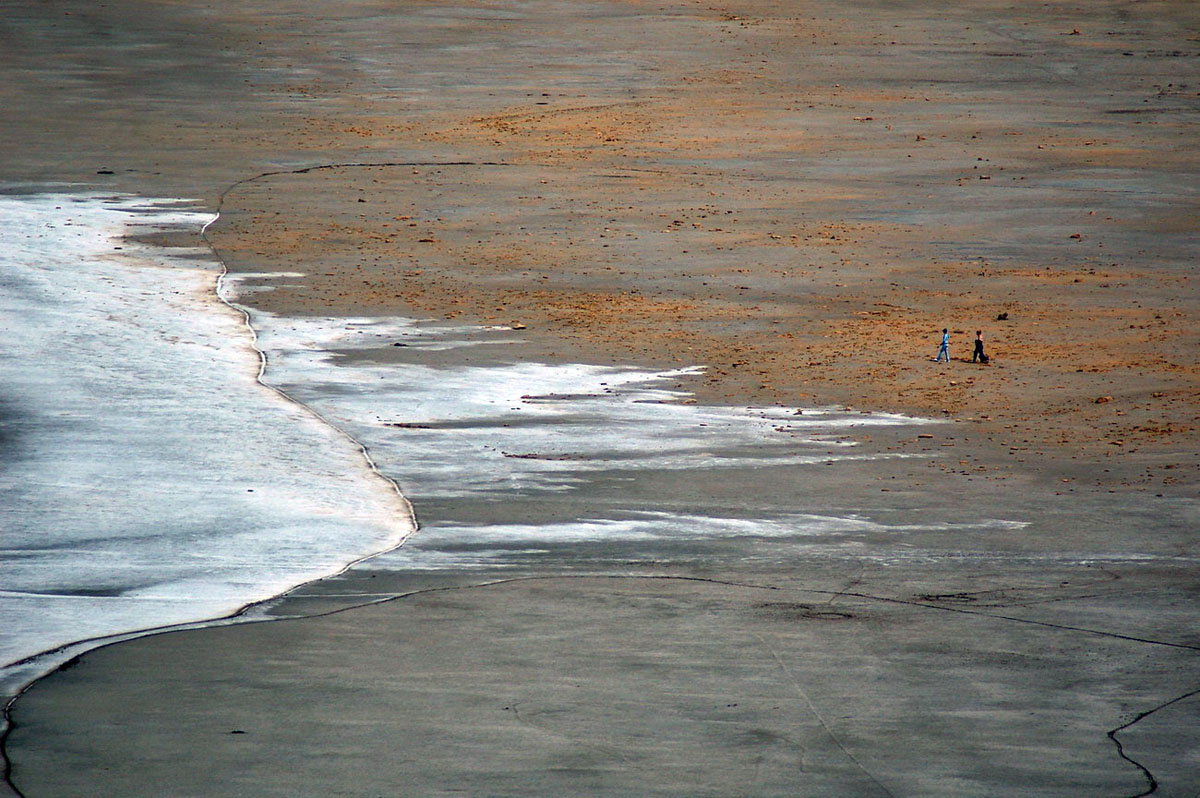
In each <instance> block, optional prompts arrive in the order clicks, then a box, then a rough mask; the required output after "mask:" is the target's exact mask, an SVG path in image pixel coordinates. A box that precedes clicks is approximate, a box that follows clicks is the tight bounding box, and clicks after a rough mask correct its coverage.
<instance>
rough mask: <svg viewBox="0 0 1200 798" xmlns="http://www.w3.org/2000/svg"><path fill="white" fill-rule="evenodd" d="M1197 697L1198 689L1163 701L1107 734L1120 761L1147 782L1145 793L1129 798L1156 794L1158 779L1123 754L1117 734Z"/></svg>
mask: <svg viewBox="0 0 1200 798" xmlns="http://www.w3.org/2000/svg"><path fill="white" fill-rule="evenodd" d="M1197 695H1200V688H1198V689H1196V690H1191V691H1190V692H1187V693H1184V694H1183V695H1180V696H1176V697H1175V698H1172V699H1171V700H1170V701H1164V702H1163V703H1161V704H1159V705H1158V706H1156V707H1154V708H1153V709H1148V710H1146V711H1145V712H1141V713H1139V714H1138V715H1135V716H1134V718H1133V720H1131V721H1129V722H1128V723H1124V724H1122V725H1120V726H1118V727H1117V728H1115V729H1113V730H1112V731H1110V732H1108V739H1110V740H1112V741H1113V745H1115V746H1116V747H1117V754H1118V755H1119V756H1120V757H1121V758H1122V759H1124V760H1125V761H1126V762H1129V763H1130V764H1132V765H1133V766H1134V767H1136V768H1137V769H1138V770H1140V771H1142V775H1143V776H1145V777H1146V781H1148V782H1149V787H1148V788H1147V789H1146V790H1145V792H1139V793H1138V794H1137V795H1131V796H1130V797H1129V798H1143V797H1144V796H1146V795H1150V794H1151V793H1153V792H1156V791H1157V790H1158V779H1156V778H1154V774H1153V773H1151V772H1150V771H1149V770H1148V769H1147V768H1146V767H1145V766H1144V765H1143V764H1142V763H1141V762H1138V761H1137V760H1136V759H1133V758H1132V757H1130V756H1129V755H1128V754H1126V753H1125V746H1123V745H1121V741H1120V740H1118V739H1117V735H1118V734H1119V733H1121V732H1123V731H1125V730H1126V729H1128V728H1130V727H1132V726H1133V725H1134V724H1135V723H1138V722H1139V721H1142V720H1144V719H1146V718H1148V717H1149V716H1151V715H1153V714H1154V713H1155V712H1158V711H1159V710H1160V709H1166V708H1167V707H1169V706H1171V705H1172V704H1177V703H1179V702H1180V701H1186V700H1187V699H1189V698H1192V697H1193V696H1197Z"/></svg>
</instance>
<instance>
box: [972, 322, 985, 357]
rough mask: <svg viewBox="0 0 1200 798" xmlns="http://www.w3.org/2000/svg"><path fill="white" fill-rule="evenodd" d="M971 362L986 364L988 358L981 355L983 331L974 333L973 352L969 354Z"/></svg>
mask: <svg viewBox="0 0 1200 798" xmlns="http://www.w3.org/2000/svg"><path fill="white" fill-rule="evenodd" d="M971 362H972V363H975V362H980V363H986V362H988V356H987V355H985V354H984V353H983V330H976V331H975V351H974V352H972V353H971Z"/></svg>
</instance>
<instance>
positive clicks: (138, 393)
mask: <svg viewBox="0 0 1200 798" xmlns="http://www.w3.org/2000/svg"><path fill="white" fill-rule="evenodd" d="M209 218H210V217H209V215H207V214H201V213H198V212H196V211H194V210H191V209H189V208H188V206H187V205H186V204H184V203H179V202H168V201H153V202H152V201H148V200H143V199H135V198H130V197H107V198H106V197H99V196H69V195H32V196H0V229H3V230H4V231H5V235H4V243H5V246H4V248H3V251H2V252H0V330H2V334H3V340H4V347H3V354H2V356H0V386H3V387H2V388H0V664H2V665H5V666H6V667H5V668H4V669H3V670H0V688H4V689H5V690H6V691H11V690H12V689H14V688H15V687H16V686H19V684H20V683H22V682H23V681H24V680H27V679H28V678H29V677H30V676H31V675H36V673H37V672H38V671H39V670H44V669H45V667H46V662H45V659H46V658H44V657H43V659H42V661H38V660H37V659H36V658H35V659H34V660H32V661H31V660H30V658H31V657H34V655H37V654H39V653H40V652H46V651H48V650H52V649H56V648H58V647H62V646H68V645H69V644H72V643H76V642H77V641H81V640H85V639H91V638H104V637H106V636H108V635H114V634H120V633H125V632H132V631H137V630H142V629H146V628H148V627H161V626H164V625H170V624H179V623H187V622H195V621H201V620H205V619H210V618H214V617H218V616H222V615H225V614H229V613H233V612H235V611H237V610H238V609H239V608H240V607H242V606H244V605H245V604H247V603H249V602H253V601H256V600H259V599H263V598H267V597H270V596H273V595H277V594H279V593H280V592H282V591H285V590H287V589H289V588H290V587H293V586H295V585H297V584H300V583H303V582H306V581H309V580H312V579H315V578H318V577H321V576H324V575H328V574H332V573H336V572H338V571H339V570H341V569H342V568H344V567H345V566H346V565H347V564H348V563H350V562H352V561H354V560H356V559H358V558H361V557H363V556H366V555H369V554H372V553H376V552H379V551H381V550H386V549H389V548H391V547H393V546H396V545H397V544H399V543H400V542H401V541H402V540H403V539H404V537H405V536H406V535H408V534H409V533H410V532H411V531H412V530H413V527H414V524H413V520H412V517H411V511H410V509H409V507H408V505H407V502H405V501H404V499H403V497H401V496H400V495H399V494H398V492H397V491H396V490H395V486H394V485H393V484H391V483H390V482H388V481H387V480H386V479H384V478H382V477H380V476H379V475H378V474H377V473H376V472H374V471H373V470H372V468H371V466H370V463H369V462H368V461H367V460H366V459H365V457H364V455H363V453H362V452H361V451H360V450H359V448H358V447H357V445H356V444H355V443H354V442H353V441H352V440H351V439H350V438H349V437H348V436H346V435H345V434H343V433H342V432H340V431H338V430H336V429H334V428H331V427H330V426H329V425H328V424H326V423H324V422H323V421H321V420H319V419H318V418H317V417H316V416H314V415H313V413H312V412H311V411H309V410H307V409H306V408H304V407H302V406H300V405H298V404H296V403H294V402H291V401H289V400H288V399H287V398H286V397H284V396H282V395H281V394H279V393H277V392H276V391H273V390H271V389H269V388H267V387H265V386H264V385H262V384H260V383H259V382H258V380H257V376H258V368H259V356H258V352H257V351H256V350H255V348H254V346H253V343H252V337H251V334H250V332H249V329H248V328H247V327H246V325H245V323H244V319H243V318H242V316H241V314H240V313H238V312H237V311H235V310H234V309H232V308H230V307H228V306H227V305H225V304H224V303H222V302H221V301H220V300H219V299H218V298H217V297H216V295H215V293H214V290H213V288H214V283H215V281H216V279H217V275H218V272H219V270H220V269H219V266H218V265H217V264H216V263H214V262H213V261H212V260H211V259H210V258H208V257H205V256H204V253H203V252H202V251H200V250H188V249H177V250H174V251H171V250H166V249H163V248H158V247H150V246H143V245H139V244H137V243H136V242H134V241H131V240H128V239H125V238H123V236H126V235H129V234H131V233H132V234H136V233H142V232H151V231H157V230H163V229H184V230H191V231H193V232H194V231H198V230H199V229H200V227H201V225H203V224H204V223H205V222H207V221H208V220H209ZM171 252H173V254H168V253H171ZM53 658H54V657H53V656H51V657H50V659H53ZM51 664H52V663H51Z"/></svg>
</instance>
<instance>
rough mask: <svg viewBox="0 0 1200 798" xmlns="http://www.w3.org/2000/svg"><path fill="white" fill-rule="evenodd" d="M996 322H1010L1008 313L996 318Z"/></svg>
mask: <svg viewBox="0 0 1200 798" xmlns="http://www.w3.org/2000/svg"><path fill="white" fill-rule="evenodd" d="M996 321H1008V313H1001V314H1000V315H999V316H997V317H996Z"/></svg>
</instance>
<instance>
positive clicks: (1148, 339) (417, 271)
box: [0, 0, 1200, 798]
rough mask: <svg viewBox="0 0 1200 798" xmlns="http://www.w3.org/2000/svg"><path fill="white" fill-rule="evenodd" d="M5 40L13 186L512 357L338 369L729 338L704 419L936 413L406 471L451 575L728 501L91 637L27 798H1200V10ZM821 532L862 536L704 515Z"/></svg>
mask: <svg viewBox="0 0 1200 798" xmlns="http://www.w3.org/2000/svg"><path fill="white" fill-rule="evenodd" d="M4 18H5V23H6V25H5V28H4V29H3V31H0V45H2V46H0V51H2V52H3V53H4V55H3V56H0V63H3V64H4V66H5V69H6V72H8V73H9V74H10V75H11V76H12V77H11V78H10V80H8V81H5V82H4V84H3V86H0V100H3V102H4V104H5V107H6V109H9V112H8V113H6V114H5V115H4V117H3V118H2V119H0V131H2V132H3V135H2V136H0V163H2V164H3V167H2V168H0V185H2V186H3V188H4V190H5V191H6V192H9V193H20V192H28V191H37V190H45V187H47V186H53V187H55V190H64V187H69V188H70V189H72V190H88V191H93V192H95V191H99V192H112V193H126V192H128V193H134V194H141V195H146V196H176V197H187V198H195V199H197V200H199V201H200V203H201V205H202V206H203V207H205V208H208V209H209V210H212V211H214V212H218V211H219V213H220V219H219V221H218V222H217V223H216V224H214V225H212V226H211V227H210V228H209V229H208V232H207V235H206V237H205V238H204V239H201V238H200V237H199V234H198V233H197V234H196V235H186V236H185V235H178V236H164V237H161V238H160V239H156V240H153V241H152V242H151V243H159V244H164V245H167V246H172V245H187V246H195V245H202V246H210V247H211V248H212V250H213V251H214V252H215V253H216V255H217V256H218V257H219V258H220V259H221V261H222V262H223V263H224V265H225V266H226V268H228V270H229V273H230V276H231V278H232V279H233V280H234V281H235V282H236V286H237V291H238V292H239V293H238V301H239V302H241V303H242V304H244V305H246V306H247V307H248V308H249V309H250V311H251V312H252V313H255V312H257V313H260V314H264V315H263V318H264V319H265V318H267V316H266V315H265V314H270V318H280V319H288V318H295V319H314V320H316V319H327V318H328V319H334V320H336V319H361V318H376V317H377V318H381V319H394V318H404V319H418V320H424V321H423V323H424V324H427V325H439V324H440V325H463V326H466V327H470V328H471V329H477V330H480V332H477V333H471V334H472V335H475V336H477V337H479V338H481V339H484V338H486V339H487V341H488V344H489V345H487V346H474V347H469V348H461V349H454V350H449V351H439V350H434V349H430V350H417V349H415V348H413V347H407V346H391V345H388V346H382V347H376V348H372V349H354V350H351V349H345V350H337V351H335V352H334V354H335V355H336V356H337V359H336V363H337V366H336V368H345V369H347V370H352V369H355V368H372V369H381V370H384V371H386V370H387V369H393V370H403V369H405V368H415V367H420V368H428V369H432V370H435V372H436V370H437V369H451V368H457V367H462V366H467V365H470V366H472V367H474V366H479V367H481V368H482V367H487V368H495V367H499V366H504V365H508V364H513V363H516V364H521V363H541V364H549V365H564V366H566V365H570V364H592V365H596V366H614V367H616V366H619V367H630V368H633V367H637V368H644V369H657V370H670V369H678V368H685V367H692V366H699V367H702V370H701V371H698V372H696V373H694V374H685V375H680V376H678V377H677V378H674V379H673V382H672V389H673V390H678V391H681V392H685V393H686V395H687V397H688V398H687V399H686V401H687V402H689V403H695V405H696V406H697V407H701V408H726V407H734V408H741V407H760V408H786V409H787V410H788V412H792V409H796V410H800V411H802V412H803V410H805V409H809V410H811V409H813V408H831V409H834V410H836V411H837V412H841V413H860V412H861V413H898V414H903V415H905V416H907V417H909V418H911V419H913V420H912V421H910V422H906V423H905V424H904V425H898V426H896V427H867V426H853V427H848V428H847V429H845V430H843V431H841V432H840V433H839V437H838V438H837V440H836V442H837V443H838V444H842V443H844V444H847V445H852V446H854V447H857V448H856V449H855V450H856V451H862V452H866V453H869V454H870V455H871V456H870V457H864V458H862V459H860V460H845V461H842V460H838V461H837V463H836V464H832V463H833V460H832V457H831V460H830V462H831V465H830V466H828V467H826V466H825V465H824V463H823V462H822V461H820V460H814V461H813V462H811V463H810V462H799V461H796V462H791V461H788V462H787V463H784V462H782V461H780V462H772V463H769V464H766V465H764V464H763V463H762V462H757V461H756V462H753V463H752V462H751V461H750V460H749V459H748V457H747V456H746V455H745V453H741V452H739V453H738V457H743V458H744V459H743V460H739V461H738V462H736V463H733V464H731V465H730V466H729V467H728V468H721V469H712V468H706V467H701V466H699V465H688V466H686V467H680V468H674V469H673V468H666V467H663V468H658V467H654V468H645V469H641V470H637V471H636V473H635V471H634V469H633V467H626V466H619V467H618V466H612V467H606V468H593V469H592V470H590V471H586V472H585V471H584V470H582V467H581V470H580V471H579V473H577V474H576V473H573V475H572V476H573V478H576V479H577V480H578V481H577V482H576V483H573V484H572V488H571V490H568V491H563V492H561V493H557V494H554V495H548V494H543V493H537V492H522V491H521V490H513V491H511V492H510V493H511V495H510V496H509V497H508V498H509V501H503V500H500V499H499V498H497V497H493V496H490V495H469V496H468V495H465V494H464V495H463V496H452V495H449V494H444V493H439V492H438V491H435V490H433V489H432V488H427V487H426V485H425V484H424V483H422V482H421V476H420V475H419V474H417V473H416V472H413V473H411V474H409V475H407V476H408V479H407V480H406V474H405V473H404V471H403V468H400V469H399V470H398V471H397V473H396V474H395V475H394V476H395V478H397V481H398V482H399V484H400V487H401V489H402V490H405V488H406V481H407V482H408V484H409V485H410V486H411V489H408V490H405V495H406V496H407V498H408V499H409V500H411V501H412V502H413V505H414V507H415V509H416V513H417V516H418V518H419V519H420V521H421V524H422V526H423V527H424V529H425V532H426V540H427V543H426V544H424V545H425V546H426V549H424V550H423V551H425V552H426V554H428V553H430V552H435V551H437V552H441V553H446V552H451V553H455V552H458V549H454V548H448V549H439V548H438V547H439V545H440V544H439V541H442V540H452V538H451V537H450V536H449V532H448V530H461V529H466V528H471V529H475V528H484V527H487V528H492V527H494V528H496V529H498V530H511V529H513V528H515V527H516V526H521V528H522V529H524V528H527V527H530V526H536V525H537V524H544V523H550V522H553V523H556V524H566V523H580V522H582V521H587V520H589V519H594V518H597V517H602V516H603V517H606V518H607V516H604V513H609V514H610V515H611V516H612V517H613V518H616V517H617V516H618V515H620V517H621V518H622V519H626V518H634V517H637V513H638V512H655V513H663V512H666V511H667V510H669V511H670V512H671V513H674V515H672V516H671V518H673V519H683V518H689V519H692V520H689V521H686V522H685V521H680V520H673V521H671V523H672V524H675V525H676V526H677V527H678V531H679V534H678V535H676V536H674V537H672V536H670V535H668V534H666V533H664V534H663V535H662V536H661V537H652V536H650V537H647V536H644V537H643V538H641V539H637V538H634V537H628V538H619V539H613V540H611V541H608V542H604V541H597V540H594V539H588V540H587V541H585V542H575V543H572V542H569V541H568V542H566V543H551V542H547V541H546V540H541V539H533V540H534V542H533V543H529V542H524V543H520V544H519V545H518V544H517V543H510V544H506V545H508V546H509V548H507V549H504V551H505V552H506V553H505V555H504V556H503V557H493V558H492V559H490V560H488V559H481V560H480V562H477V563H474V564H472V565H471V566H470V567H466V566H463V567H441V566H439V567H429V566H427V565H422V564H421V563H420V561H419V558H416V555H414V559H413V560H412V561H411V562H404V561H400V560H395V561H389V562H387V563H383V562H381V564H380V565H379V566H378V567H372V566H370V565H369V564H368V565H366V566H363V567H359V568H357V569H354V570H352V571H350V572H348V573H347V574H345V575H343V576H341V577H338V578H335V579H331V580H326V581H322V582H318V583H314V584H312V585H308V586H305V587H304V588H301V589H300V590H299V591H297V592H295V593H293V594H291V595H289V596H288V597H286V598H285V599H283V600H282V601H280V602H278V603H277V604H274V605H272V607H271V609H270V613H271V614H272V615H273V616H276V617H277V618H279V620H275V621H273V622H269V623H268V622H264V623H254V624H248V625H244V626H235V627H226V628H219V629H209V630H201V631H189V632H181V633H176V634H167V635H159V636H154V637H148V638H144V639H141V640H137V641H133V642H127V643H123V644H119V645H116V646H111V647H108V648H104V649H100V650H97V651H95V652H92V653H89V654H87V655H85V656H84V657H82V658H81V659H80V660H78V661H77V662H76V663H74V664H73V665H72V667H70V668H66V669H63V670H61V671H58V672H56V673H54V674H52V675H50V676H49V677H47V678H46V679H44V680H42V681H41V682H39V683H38V684H37V685H35V686H34V687H33V688H32V689H31V690H30V691H29V692H27V693H26V694H25V695H24V696H23V697H22V698H21V699H20V700H19V701H17V702H16V704H15V705H14V706H13V707H12V715H11V717H12V722H13V728H12V731H11V733H10V734H9V735H8V737H7V739H6V740H5V752H6V755H7V757H8V759H9V762H10V768H11V771H10V773H9V774H8V789H10V790H12V791H14V794H21V795H25V796H30V797H31V798H32V796H39V795H47V796H49V795H55V796H66V795H95V794H110V795H127V796H135V795H162V794H171V795H214V796H218V795H220V796H226V795H230V796H231V795H250V794H253V795H356V796H357V795H440V794H450V793H457V794H462V793H466V794H471V795H560V794H586V795H634V794H641V795H689V796H692V795H712V796H721V795H756V796H758V795H761V796H766V795H781V796H782V795H813V796H818V795H819V796H841V795H845V796H862V795H876V794H878V795H896V796H899V795H912V796H916V795H922V796H928V795H946V796H951V795H1003V794H1021V795H1026V794H1028V795H1063V796H1067V795H1113V796H1132V795H1146V794H1151V793H1155V794H1162V795H1192V794H1195V793H1196V791H1197V790H1200V783H1198V779H1197V776H1196V775H1195V774H1196V773H1197V772H1200V767H1197V765H1198V761H1197V758H1198V757H1200V753H1198V752H1200V739H1198V738H1197V731H1196V730H1197V728H1200V726H1198V725H1197V720H1198V718H1197V714H1198V713H1200V668H1198V667H1197V659H1196V657H1197V652H1198V651H1200V638H1198V637H1197V635H1196V633H1195V625H1196V617H1197V593H1196V590H1197V587H1196V585H1197V582H1196V574H1197V569H1196V565H1197V561H1196V558H1197V554H1198V552H1197V548H1196V530H1197V529H1200V494H1198V488H1200V457H1198V456H1197V452H1200V379H1198V377H1200V374H1198V369H1197V365H1196V362H1195V357H1194V354H1193V353H1194V352H1195V351H1196V349H1197V344H1198V343H1200V334H1197V332H1196V329H1197V327H1196V325H1197V322H1198V321H1200V292H1198V291H1197V289H1196V282H1195V281H1196V267H1195V263H1196V256H1197V252H1198V246H1197V245H1198V233H1200V230H1198V221H1197V220H1198V219H1200V212H1198V211H1200V202H1198V197H1197V191H1196V186H1197V185H1200V183H1198V182H1197V166H1198V163H1197V155H1196V152H1197V148H1196V143H1197V137H1196V132H1195V131H1196V127H1195V123H1196V114H1197V111H1198V107H1200V74H1197V72H1198V67H1197V64H1198V63H1200V60H1198V58H1200V10H1198V9H1197V7H1196V6H1195V5H1194V4H1192V3H1186V2H1154V3H1139V4H1132V3H1128V2H1116V1H1115V0H1114V1H1113V2H1099V3H1092V4H1088V5H1087V6H1086V7H1074V6H1065V5H1060V4H1042V3H1017V4H1012V3H1005V4H1001V3H994V2H989V1H987V0H977V1H973V2H968V3H960V4H954V5H952V6H947V5H945V4H940V3H931V2H916V1H914V2H903V3H887V4H881V3H872V2H855V3H851V4H844V3H843V4H837V3H830V2H808V1H805V2H796V3H791V4H784V5H781V4H778V3H767V2H753V1H750V2H743V3H736V4H732V5H726V6H720V7H713V6H708V5H704V4H684V5H676V6H666V7H663V6H660V5H657V4H647V3H642V2H637V1H636V0H628V1H627V2H597V3H588V4H563V3H553V2H547V3H524V4H516V3H501V4H496V3H482V2H480V3H474V2H469V3H458V4H453V5H432V4H421V3H410V4H402V5H401V6H399V7H396V6H380V5H378V4H370V3H339V4H318V5H317V6H313V4H311V3H296V2H283V3H270V4H267V3H258V2H254V3H249V4H247V3H240V4H218V5H216V6H204V7H197V6H191V5H188V4H177V3H162V4H157V5H153V6H141V5H139V6H138V7H137V8H136V9H133V8H132V7H131V6H130V5H129V4H127V3H110V4H108V5H107V6H104V7H95V6H93V5H91V4H84V3H77V2H65V3H59V4H55V5H54V6H53V7H50V6H45V5H40V4H17V5H16V6H14V7H11V8H10V9H6V11H5V12H4ZM281 275H282V276H281ZM944 327H945V328H948V329H949V331H950V335H951V339H950V340H951V344H950V355H951V360H950V362H949V363H944V364H943V363H934V362H933V359H934V355H935V353H936V351H937V346H938V342H939V341H940V337H941V330H942V328H944ZM976 330H981V331H982V333H983V337H984V341H985V345H986V351H987V352H988V354H989V355H990V362H989V363H988V364H986V365H982V364H978V363H972V362H970V361H971V357H970V355H971V341H972V339H973V338H974V334H975V331H976ZM488 336H491V337H490V338H489V337H488ZM500 338H503V341H499V339H500ZM497 341H499V342H497ZM270 356H271V355H270V352H268V357H270ZM330 368H334V367H333V366H331V367H330ZM270 376H271V371H270V367H268V371H267V377H268V379H269V378H270ZM317 393H319V391H317ZM314 395H315V394H314ZM387 410H388V413H389V414H390V415H388V416H387V418H388V420H390V421H391V422H393V423H394V424H397V425H399V426H397V427H395V428H394V429H393V432H395V433H396V434H401V432H402V427H403V423H404V422H405V421H406V420H407V418H408V417H407V416H405V412H408V410H407V409H406V408H405V406H404V403H403V400H402V399H399V398H398V399H395V400H394V404H391V405H389V406H388V409H387ZM781 434H783V435H787V434H789V433H787V432H783V433H781ZM829 440H830V441H831V444H830V453H831V455H832V452H833V449H834V446H833V441H834V438H833V437H830V438H829ZM509 454H512V452H509ZM545 455H546V453H545V452H540V451H538V450H536V449H530V450H522V455H521V456H527V457H531V458H532V457H537V456H545ZM422 491H424V492H426V493H427V495H425V496H422ZM498 495H500V494H497V496H498ZM621 514H623V515H621ZM801 517H803V518H805V519H809V520H811V519H812V518H823V519H824V518H836V519H839V520H840V521H841V522H846V520H847V519H850V520H853V521H855V522H857V521H861V522H862V524H861V525H860V526H858V527H853V528H851V526H852V525H851V526H845V527H844V528H843V527H838V528H837V529H824V528H822V529H823V530H824V531H821V532H820V533H813V537H812V538H811V539H809V540H806V541H801V542H797V541H796V540H793V539H792V538H786V537H781V538H771V537H770V536H768V535H765V534H763V533H761V531H759V532H755V533H754V534H747V535H738V534H732V533H730V534H725V533H721V534H717V533H712V534H709V533H702V532H697V531H695V530H699V529H707V528H708V527H706V526H705V523H707V522H708V521H711V520H713V519H717V520H720V521H721V522H722V523H725V524H726V526H727V527H731V525H733V524H734V523H735V522H741V521H754V522H756V523H759V522H762V521H763V520H768V521H771V522H773V523H775V522H778V524H780V525H783V526H786V525H787V524H789V523H796V524H799V523H800V522H798V521H794V519H797V518H801ZM780 519H784V520H783V521H781V520H780ZM789 519H791V520H789ZM805 523H807V521H806V522H805ZM656 534H657V533H656ZM806 534H807V533H806ZM421 535H422V533H418V534H417V536H415V537H414V539H413V543H414V544H415V545H416V546H417V547H420V546H421V545H422V543H421V540H422V537H421ZM535 544H536V545H535ZM499 545H500V544H497V546H499ZM535 548H536V549H537V553H536V554H530V553H528V552H529V551H530V550H533V549H535ZM284 619H286V620H284ZM16 791H19V792H16Z"/></svg>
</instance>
